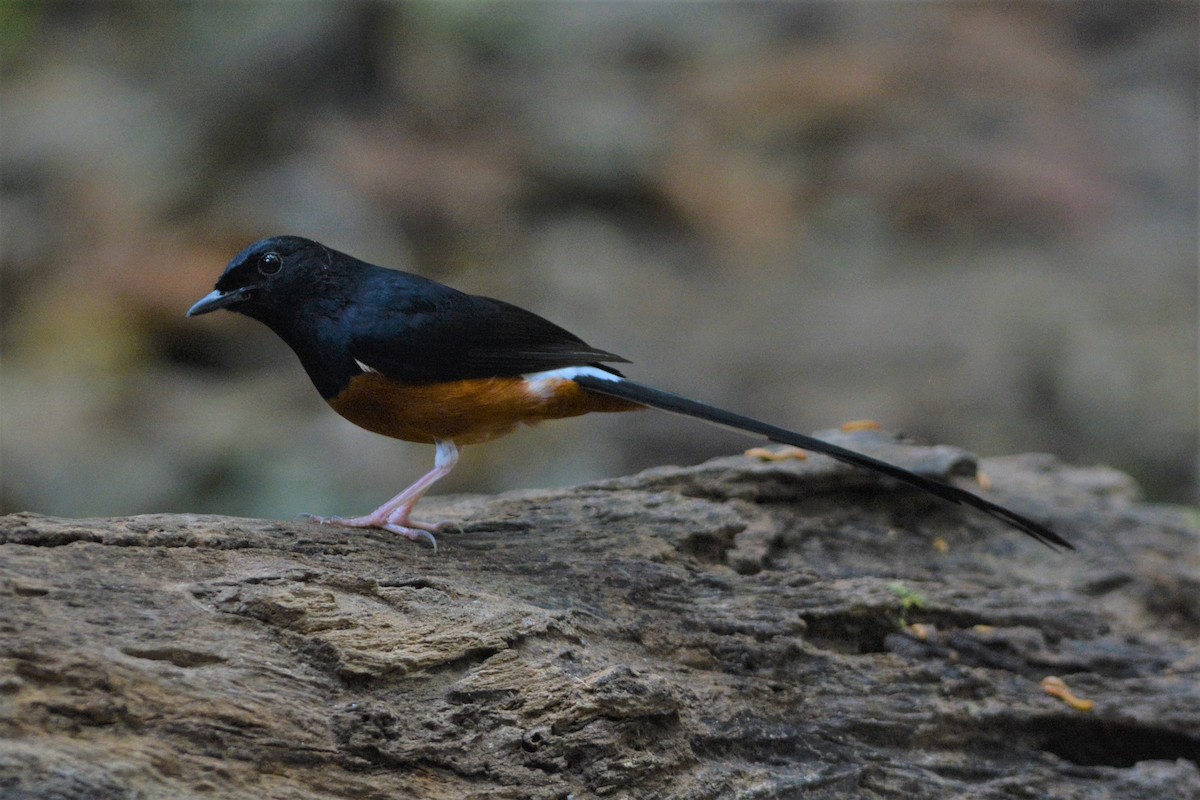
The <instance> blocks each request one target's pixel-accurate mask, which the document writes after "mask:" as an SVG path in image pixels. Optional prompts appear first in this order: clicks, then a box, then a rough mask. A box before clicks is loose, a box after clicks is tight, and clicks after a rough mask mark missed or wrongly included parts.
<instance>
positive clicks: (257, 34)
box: [0, 2, 1200, 517]
mask: <svg viewBox="0 0 1200 800" xmlns="http://www.w3.org/2000/svg"><path fill="white" fill-rule="evenodd" d="M0 15H2V16H3V19H0V31H2V32H0V53H2V54H3V55H2V61H0V70H2V73H0V78H2V82H0V125H2V132H0V133H2V136H0V159H2V161H0V189H2V194H0V202H2V205H0V224H2V226H3V229H2V234H3V251H2V254H3V257H2V262H0V268H2V277H3V292H2V296H0V311H2V313H3V331H2V334H0V335H2V338H0V346H2V347H3V372H2V375H0V403H2V412H0V413H2V427H0V435H2V453H0V455H2V458H3V462H2V466H3V482H2V496H0V506H2V508H0V510H3V511H14V510H34V511H40V512H46V513H51V514H64V515H106V514H121V513H131V512H142V511H184V510H186V511H210V512H218V511H219V512H223V513H237V514H247V515H265V516H282V517H290V516H294V515H295V514H297V513H298V512H301V511H312V512H320V513H355V512H362V511H365V510H366V509H367V508H368V507H373V506H374V504H376V503H378V502H380V501H382V500H383V499H385V498H386V497H388V496H390V495H391V493H393V492H394V491H396V490H397V489H399V488H400V487H401V486H403V485H405V484H406V483H407V482H409V481H410V480H411V479H412V478H414V477H415V476H416V475H418V474H420V473H421V472H423V471H424V470H425V469H427V468H428V466H429V464H430V463H431V460H432V457H433V453H432V449H431V448H428V447H421V446H416V445H408V444H403V443H398V442H393V441H390V440H386V439H383V438H380V437H376V436H373V435H372V434H369V433H366V432H365V431H361V430H358V429H357V428H355V427H353V426H352V425H350V424H349V423H347V422H344V421H342V420H341V419H340V418H339V417H337V416H336V415H334V414H333V413H332V412H331V411H329V410H328V409H327V408H326V407H325V406H324V404H323V403H322V402H321V401H320V399H319V397H318V396H317V394H316V392H315V391H314V390H313V389H312V387H311V386H310V385H309V382H308V380H307V378H306V377H305V376H304V374H303V373H302V371H301V370H300V368H299V366H298V364H297V363H296V361H295V360H294V357H293V356H292V354H291V353H290V352H289V351H288V350H287V348H286V347H285V346H284V345H283V344H282V343H281V342H279V341H278V340H277V339H276V338H275V337H274V336H273V335H271V334H270V333H269V332H268V331H267V330H266V329H265V328H262V327H261V326H258V325H257V324H255V323H253V322H251V321H249V320H246V319H242V318H239V317H236V316H235V315H232V314H225V315H216V316H212V317H205V318H202V319H192V320H186V319H184V317H183V312H184V311H185V310H186V309H187V308H188V306H189V305H190V303H192V302H193V301H195V300H196V299H198V298H199V297H201V296H203V295H204V294H205V293H207V292H208V291H209V290H210V289H211V287H212V284H213V283H214V281H215V280H216V278H217V276H218V275H219V273H220V272H221V270H222V269H223V268H224V266H225V263H226V262H227V260H228V259H229V258H230V257H231V256H232V255H233V254H234V253H235V252H236V251H238V250H239V249H241V248H242V247H244V246H245V245H246V244H248V243H250V242H251V241H253V240H255V239H258V238H261V237H263V236H266V235H272V234H280V233H294V234H300V235H304V236H309V237H311V238H315V239H318V240H321V241H323V242H325V243H326V244H328V245H330V246H332V247H336V248H338V249H341V250H345V251H347V252H350V253H352V254H354V255H357V256H359V257H361V258H364V259H366V260H368V261H372V262H375V263H379V264H385V265H389V266H395V267H400V268H404V269H408V270H412V271H417V272H421V273H422V274H425V275H428V276H430V277H432V278H435V279H437V280H441V281H445V282H449V283H452V284H453V285H455V286H457V287H459V288H462V289H465V290H468V291H473V292H476V293H482V294H489V295H493V296H497V297H501V298H503V299H506V300H509V301H512V302H516V303H517V304H519V305H523V306H526V307H528V308H531V309H533V310H535V311H538V312H540V313H542V314H543V315H545V316H548V317H549V318H551V319H552V320H555V321H557V322H559V323H561V324H563V325H565V326H566V327H568V328H570V329H572V330H574V331H575V332H577V333H578V334H580V335H581V336H583V337H584V338H585V339H587V340H588V341H590V342H592V343H593V344H595V345H597V346H600V347H603V348H606V349H610V350H613V351H615V352H618V353H621V354H623V355H626V356H628V357H629V358H631V359H633V360H634V361H635V362H636V363H635V364H634V365H632V366H631V367H630V368H629V370H628V373H629V374H630V375H631V376H633V377H634V378H636V379H640V380H645V381H646V382H648V383H652V384H655V385H659V386H662V387H664V388H668V389H673V390H676V391H679V392H681V393H684V394H687V395H690V396H693V397H696V398H699V399H704V400H708V401H711V402H714V403H717V404H720V405H723V406H726V407H729V408H733V409H736V410H739V411H742V412H745V413H748V414H752V415H756V416H759V417H762V418H765V419H769V420H771V421H773V422H776V423H779V424H783V425H787V426H790V427H793V428H796V429H799V430H812V429H816V428H821V427H828V426H831V425H835V424H837V423H839V422H841V421H844V420H849V419H855V418H862V417H870V418H875V419H878V420H880V421H881V422H882V423H883V424H884V425H885V426H887V427H889V428H893V429H899V430H903V431H906V432H908V433H910V434H912V435H914V436H918V437H922V438H927V439H933V440H937V441H946V442H953V443H956V444H959V445H962V446H964V447H967V448H970V449H973V450H975V451H977V452H980V453H985V454H994V453H1012V452H1018V451H1027V450H1043V451H1050V452H1053V453H1056V454H1058V455H1059V456H1061V457H1063V458H1065V459H1067V460H1071V461H1076V462H1080V463H1085V464H1087V463H1094V462H1103V463H1107V464H1111V465H1113V466H1116V467H1119V468H1121V469H1125V470H1128V471H1130V472H1132V473H1133V474H1135V475H1136V476H1137V477H1138V478H1139V479H1140V480H1141V481H1142V483H1143V485H1144V487H1145V490H1146V492H1147V494H1148V495H1149V496H1150V497H1151V498H1157V499H1164V500H1176V501H1188V502H1195V501H1196V500H1197V499H1198V498H1197V494H1196V492H1197V490H1196V471H1195V470H1196V448H1197V408H1198V402H1197V307H1196V306H1197V286H1196V281H1197V232H1196V228H1197V204H1196V186H1197V169H1196V161H1197V159H1196V141H1197V108H1196V96H1197V52H1198V49H1197V42H1198V40H1200V37H1198V23H1197V13H1196V8H1195V6H1193V5H1189V4H1184V3H1059V4H969V5H959V4H948V3H947V4H899V5H892V4H886V5H885V4H842V3H804V4H793V3H777V4H766V3H763V4H717V3H714V4H703V5H695V4H676V3H661V4H659V3H646V4H641V3H639V4H631V3H630V4H626V3H598V2H597V3H582V4H568V3H561V4H538V3H511V4H510V3H445V4H443V3H433V2H430V3H401V4H391V3H352V4H350V3H345V4H344V3H334V2H328V3H303V2H294V3H251V2H245V3H236V2H231V3H220V4H147V3H133V2H130V3H95V4H92V3H57V2H34V3H11V2H10V3H4V4H3V5H0ZM749 444H752V442H751V441H749V440H744V439H741V438H739V437H737V436H735V435H733V434H727V433H724V432H722V431H714V430H712V429H709V428H706V427H704V426H702V425H700V424H698V423H692V422H688V421H686V420H676V419H673V418H668V417H666V416H664V415H651V414H644V415H643V414H639V415H621V416H616V417H596V418H587V419H583V420H576V421H569V422H560V423H553V424H549V425H546V426H544V427H542V428H540V429H538V430H536V431H529V432H523V433H520V434H518V435H516V436H513V437H510V438H509V439H506V440H503V441H501V442H498V443H495V444H490V445H488V446H486V447H478V448H469V449H468V450H467V452H466V456H465V458H464V461H463V464H462V466H461V467H460V469H459V471H457V472H456V473H455V475H454V476H453V478H452V479H451V480H448V481H446V483H445V485H444V486H441V487H439V488H442V489H443V490H445V491H488V492H491V491H496V490H501V489H506V488H512V487H518V486H546V485H551V484H565V483H570V482H575V481H579V480H582V479H587V478H595V477H600V476H607V475H616V474H618V473H623V472H626V471H630V470H634V469H637V468H640V467H644V466H648V465H650V464H657V463H667V462H675V463H681V462H683V463H686V462H693V461H696V460H699V459H703V458H705V457H707V456H711V455H714V454H717V453H727V452H730V451H733V450H735V449H737V448H739V447H743V446H747V445H749Z"/></svg>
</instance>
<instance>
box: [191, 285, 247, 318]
mask: <svg viewBox="0 0 1200 800" xmlns="http://www.w3.org/2000/svg"><path fill="white" fill-rule="evenodd" d="M249 293H250V287H246V286H244V287H242V288H241V289H234V290H233V291H232V292H222V291H221V290H220V289H214V290H213V291H211V292H209V293H208V294H206V295H205V296H204V297H202V298H200V302H198V303H196V305H194V306H192V307H191V308H189V309H188V312H187V316H189V317H198V316H200V315H201V314H207V313H208V312H210V311H216V310H217V309H219V308H229V307H230V306H232V305H236V304H237V303H240V302H241V301H242V300H245V299H246V295H248V294H249Z"/></svg>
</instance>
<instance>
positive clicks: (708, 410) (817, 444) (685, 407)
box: [574, 375, 1075, 550]
mask: <svg viewBox="0 0 1200 800" xmlns="http://www.w3.org/2000/svg"><path fill="white" fill-rule="evenodd" d="M574 380H575V382H576V383H578V384H579V385H580V386H582V387H583V388H585V389H588V390H589V391H593V392H599V393H600V394H606V395H610V396H612V397H620V398H622V399H624V400H631V401H633V402H635V403H640V404H642V405H644V406H649V407H651V408H657V409H660V410H662V411H669V412H671V413H674V414H683V415H684V416H688V417H695V418H696V419H701V420H704V421H705V422H711V423H713V424H716V425H721V426H724V427H729V428H736V429H737V430H740V431H745V432H748V433H756V434H759V435H760V436H765V437H766V438H767V439H770V440H771V441H773V442H778V443H780V444H787V445H792V446H793V447H801V448H803V449H805V450H811V451H813V452H815V453H824V454H825V455H827V456H829V457H830V458H836V459H837V460H838V461H844V462H845V463H847V464H853V465H854V466H856V467H862V468H864V469H869V470H874V471H875V472H881V473H883V474H884V475H887V476H889V477H892V478H895V479H896V480H899V481H903V482H905V483H908V484H911V485H913V486H916V487H917V488H919V489H924V490H925V491H927V492H929V493H930V494H935V495H937V496H938V497H941V498H942V499H944V500H949V501H951V502H953V503H962V504H963V505H968V506H971V507H972V508H977V509H979V510H980V511H982V512H983V513H985V514H989V515H991V516H993V517H995V518H996V519H999V520H1002V521H1004V522H1007V523H1008V524H1009V525H1012V526H1013V527H1014V528H1016V529H1018V530H1020V531H1022V532H1024V533H1026V534H1028V535H1030V536H1032V537H1033V538H1034V539H1037V540H1038V541H1039V542H1041V543H1042V544H1044V545H1046V546H1048V547H1051V548H1054V547H1056V546H1057V547H1065V548H1067V549H1069V550H1074V549H1075V548H1074V547H1073V546H1072V545H1071V543H1070V542H1068V541H1067V540H1066V539H1064V538H1062V537H1061V536H1059V535H1058V534H1057V533H1055V532H1054V531H1052V530H1050V529H1049V528H1047V527H1046V526H1045V525H1042V524H1041V523H1038V522H1034V521H1033V520H1031V519H1029V518H1028V517H1024V516H1022V515H1020V514H1018V513H1016V512H1015V511H1010V510H1008V509H1007V508H1005V507H1004V506H999V505H996V504H995V503H993V502H991V501H989V500H984V499H983V498H982V497H979V496H978V495H975V494H971V493H970V492H968V491H964V490H962V489H959V488H958V487H957V486H951V485H950V484H948V483H943V482H942V481H939V480H935V479H933V478H926V477H925V476H923V475H918V474H916V473H915V472H909V471H908V470H906V469H902V468H900V467H897V466H896V465H894V464H889V463H887V462H886V461H880V460H879V459H877V458H871V457H870V456H865V455H863V454H862V453H856V452H854V451H853V450H847V449H846V448H844V447H838V446H837V445H836V444H830V443H829V442H825V441H822V440H820V439H814V438H813V437H811V436H805V435H804V434H802V433H796V432H794V431H789V430H787V429H786V428H779V427H776V426H774V425H768V424H767V423H765V422H759V421H758V420H756V419H751V418H750V417H743V416H742V415H740V414H734V413H733V412H731V411H724V410H722V409H720V408H716V407H715V406H710V405H706V404H704V403H699V402H697V401H695V400H689V399H687V398H686V397H680V396H679V395H676V394H671V393H670V392H664V391H661V390H659V389H653V388H651V387H649V386H643V385H641V384H638V383H633V382H631V381H627V380H606V379H603V378H595V377H592V376H590V375H578V376H576V377H575V378H574Z"/></svg>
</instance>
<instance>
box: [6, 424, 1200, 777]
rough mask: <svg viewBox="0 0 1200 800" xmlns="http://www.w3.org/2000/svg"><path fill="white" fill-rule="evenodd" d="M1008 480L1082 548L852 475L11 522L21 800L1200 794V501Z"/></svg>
mask: <svg viewBox="0 0 1200 800" xmlns="http://www.w3.org/2000/svg"><path fill="white" fill-rule="evenodd" d="M848 441H849V443H850V444H851V446H855V447H858V448H860V449H864V450H868V451H870V452H872V453H874V454H876V455H880V456H882V457H885V458H889V459H892V460H894V461H896V462H898V463H902V464H904V465H906V466H909V467H911V468H914V469H918V470H920V471H923V472H926V473H929V474H937V475H944V476H958V477H956V478H955V479H956V480H958V481H961V482H964V483H966V482H969V481H970V479H971V477H970V476H973V475H974V473H975V470H976V462H975V461H974V459H973V458H972V457H971V456H970V455H969V454H967V453H964V452H963V451H960V450H956V449H954V448H949V447H933V448H919V447H914V446H909V445H905V444H900V443H897V442H894V441H891V440H889V439H887V438H886V437H884V436H882V435H880V434H872V433H866V434H858V435H856V436H855V437H853V438H848ZM982 470H983V472H984V473H985V474H986V475H987V476H988V477H989V478H990V482H991V484H992V485H993V488H992V489H991V490H990V492H991V496H994V497H995V498H996V499H998V500H999V501H1000V502H1004V503H1008V504H1010V505H1011V506H1013V507H1014V508H1015V509H1017V510H1020V511H1023V512H1026V513H1029V514H1031V515H1033V516H1035V517H1037V518H1039V519H1042V520H1044V521H1047V522H1048V523H1050V524H1051V525H1052V526H1053V527H1055V528H1056V529H1057V530H1059V531H1060V532H1061V533H1062V534H1063V535H1065V536H1066V537H1067V538H1068V539H1071V540H1072V541H1073V542H1074V543H1075V544H1076V546H1077V547H1078V548H1079V549H1078V551H1077V552H1074V553H1061V554H1056V553H1053V552H1051V551H1049V550H1047V549H1046V548H1044V547H1041V546H1039V545H1038V544H1036V543H1034V542H1032V541H1029V540H1027V539H1025V538H1024V537H1023V536H1021V535H1020V534H1019V533H1016V532H1014V531H1011V530H1009V529H1007V528H1005V527H1003V526H1001V525H999V524H996V523H994V522H993V521H991V520H989V519H987V518H986V517H981V516H977V515H975V514H973V513H969V512H966V511H960V510H958V509H955V508H953V507H949V506H947V505H945V504H942V503H941V502H939V501H936V500H931V499H928V498H926V497H924V496H922V495H920V494H918V493H914V492H910V491H909V490H907V489H904V488H897V487H896V486H894V485H891V484H888V483H882V482H880V481H879V480H878V479H876V478H875V477H874V476H872V475H868V474H866V473H862V472H858V471H854V470H849V469H846V468H843V467H840V466H837V465H835V464H833V463H832V462H830V461H828V460H825V459H823V458H820V457H812V458H810V459H808V460H805V461H794V460H793V461H773V462H765V461H758V460H752V459H748V458H744V457H731V458H723V459H718V460H715V461H711V462H708V463H705V464H701V465H699V466H696V467H691V468H675V467H666V468H659V469H654V470H650V471H648V472H644V473H642V474H639V475H635V476H632V477H628V478H622V479H618V480H612V481H606V482H602V483H594V484H590V485H584V486H577V487H573V488H570V489H565V490H555V491H530V492H521V493H514V494H508V495H502V496H499V497H468V498H435V499H433V500H431V501H430V502H428V503H427V504H426V505H425V506H424V507H423V508H424V511H425V513H426V515H427V516H429V515H431V514H441V515H443V516H444V517H445V518H446V519H449V520H451V521H453V522H455V523H457V524H458V525H459V527H460V529H459V530H457V531H452V532H449V533H445V534H443V535H442V536H441V547H440V549H439V550H438V551H437V552H434V551H432V550H430V549H429V548H424V547H420V546H416V545H414V544H412V543H410V542H408V541H404V540H401V539H398V538H396V537H394V536H391V535H388V534H384V533H379V532H357V531H348V530H343V529H338V528H335V527H328V526H320V525H316V524H311V523H308V522H304V521H284V522H276V521H265V520H249V519H235V518H226V517H215V516H193V515H167V514H161V515H151V516H139V517H129V518H115V519H59V518H49V517H42V516H37V515H32V514H14V515H10V516H8V517H4V518H0V598H2V599H0V603H2V607H3V608H4V613H3V615H2V616H0V796H3V797H5V798H25V797H29V798H84V797H86V798H96V799H98V800H104V799H105V798H114V799H115V798H131V797H222V798H224V797H229V798H264V797H266V798H392V797H410V796H413V797H427V798H463V797H500V798H567V797H575V798H585V797H604V796H606V797H635V798H661V797H666V798H724V797H739V798H775V797H799V796H803V797H817V798H835V797H836V798H843V797H968V798H993V797H1013V796H1020V797H1081V798H1082V797H1087V798H1109V797H1111V798H1139V797H1144V798H1156V799H1157V798H1172V797H1178V798H1184V797H1197V796H1200V772H1198V770H1197V762H1198V761H1200V680H1198V678H1200V649H1198V648H1197V643H1198V639H1200V580H1198V579H1197V575H1200V537H1198V535H1197V531H1196V519H1197V518H1196V516H1195V512H1194V511H1189V510H1187V509H1178V508H1168V507H1154V506H1147V505H1142V504H1139V503H1138V502H1137V498H1136V488H1135V487H1134V486H1133V485H1132V482H1131V481H1129V479H1128V478H1126V477H1125V476H1123V475H1121V474H1120V473H1117V472H1115V471H1112V470H1108V469H1105V468H1087V469H1083V468H1073V467H1068V466H1063V465H1061V464H1059V463H1058V462H1056V461H1055V460H1054V459H1052V458H1050V457H1047V456H1041V455H1026V456H1015V457H1008V458H1002V459H995V460H988V461H985V462H983V463H982ZM314 510H318V509H314ZM1050 675H1054V676H1058V677H1060V678H1062V679H1063V680H1064V681H1065V683H1066V685H1067V686H1068V687H1069V688H1070V690H1071V691H1073V692H1074V694H1075V695H1076V696H1077V697H1078V698H1079V699H1080V700H1081V701H1092V702H1093V703H1094V707H1093V708H1092V709H1091V710H1083V709H1082V708H1076V707H1073V706H1072V705H1070V704H1069V703H1067V702H1065V701H1063V700H1060V699H1057V698H1055V697H1052V696H1050V695H1048V694H1046V693H1045V692H1044V691H1043V689H1042V686H1041V681H1042V680H1043V678H1045V677H1046V676H1050Z"/></svg>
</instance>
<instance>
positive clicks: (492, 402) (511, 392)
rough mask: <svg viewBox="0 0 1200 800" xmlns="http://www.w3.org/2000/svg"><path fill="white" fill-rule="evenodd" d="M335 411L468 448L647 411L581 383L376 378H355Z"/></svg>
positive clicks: (374, 427) (373, 426)
mask: <svg viewBox="0 0 1200 800" xmlns="http://www.w3.org/2000/svg"><path fill="white" fill-rule="evenodd" d="M329 405H330V407H332V408H333V410H334V411H336V412H337V413H339V414H341V415H342V416H343V417H345V418H346V419H348V420H350V421H351V422H353V423H354V424H355V425H358V426H359V427H362V428H366V429H367V430H369V431H373V432H375V433H380V434H383V435H384V436H391V437H392V438H394V439H404V440H406V441H409V442H423V443H425V444H432V443H434V442H436V441H439V440H443V441H452V442H454V443H455V444H457V445H459V446H462V445H468V444H478V443H480V442H486V441H489V440H491V439H496V438H498V437H500V436H504V435H505V434H507V433H510V432H511V431H512V430H513V429H515V428H516V427H517V426H518V425H519V424H522V423H524V424H527V425H533V424H536V423H538V422H542V421H544V420H548V419H562V418H564V417H577V416H579V415H581V414H588V413H590V412H593V411H638V410H641V409H643V408H644V406H641V405H638V404H637V403H632V402H630V401H628V400H622V399H619V398H616V397H609V396H607V395H602V394H597V393H595V392H589V391H587V390H586V389H583V388H582V387H581V386H579V384H577V383H575V381H572V380H569V379H560V380H553V381H541V382H539V385H538V386H537V387H536V388H535V387H534V385H533V384H531V383H530V382H529V381H526V380H525V379H524V378H482V379H476V380H466V381H452V382H449V383H433V384H425V385H416V386H411V385H405V384H400V383H397V382H395V381H393V380H391V379H389V378H385V377H384V376H383V375H380V374H379V373H376V372H367V373H363V374H362V375H357V376H355V377H354V378H353V379H352V380H351V381H350V383H349V385H347V386H346V388H345V389H343V390H342V391H341V392H340V393H339V394H338V395H337V396H336V397H333V398H331V399H330V400H329Z"/></svg>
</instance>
